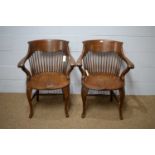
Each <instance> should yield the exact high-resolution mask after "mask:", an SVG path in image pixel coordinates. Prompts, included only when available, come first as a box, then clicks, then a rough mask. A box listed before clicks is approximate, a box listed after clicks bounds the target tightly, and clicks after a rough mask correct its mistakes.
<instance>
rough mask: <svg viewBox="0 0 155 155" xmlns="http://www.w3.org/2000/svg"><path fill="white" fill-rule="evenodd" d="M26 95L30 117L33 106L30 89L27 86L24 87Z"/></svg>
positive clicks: (30, 116)
mask: <svg viewBox="0 0 155 155" xmlns="http://www.w3.org/2000/svg"><path fill="white" fill-rule="evenodd" d="M26 95H27V99H28V102H29V108H30V113H29V118H32V116H33V106H32V98H31V97H32V89H31V88H27V89H26Z"/></svg>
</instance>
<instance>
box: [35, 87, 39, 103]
mask: <svg viewBox="0 0 155 155" xmlns="http://www.w3.org/2000/svg"><path fill="white" fill-rule="evenodd" d="M36 95H37V96H36V97H37V102H39V90H37V91H36Z"/></svg>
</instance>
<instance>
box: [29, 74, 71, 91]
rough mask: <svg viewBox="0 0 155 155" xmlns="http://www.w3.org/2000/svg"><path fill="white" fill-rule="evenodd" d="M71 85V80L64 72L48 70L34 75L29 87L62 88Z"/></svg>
mask: <svg viewBox="0 0 155 155" xmlns="http://www.w3.org/2000/svg"><path fill="white" fill-rule="evenodd" d="M68 85H69V80H68V79H67V77H66V76H65V75H64V74H62V73H57V72H47V73H40V74H36V75H34V76H32V78H31V80H29V81H28V83H27V87H28V88H33V89H43V90H44V89H61V88H63V87H66V86H68Z"/></svg>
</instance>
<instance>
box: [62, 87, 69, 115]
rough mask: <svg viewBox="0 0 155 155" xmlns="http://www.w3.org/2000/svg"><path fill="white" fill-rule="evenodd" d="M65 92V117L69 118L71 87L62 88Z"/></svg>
mask: <svg viewBox="0 0 155 155" xmlns="http://www.w3.org/2000/svg"><path fill="white" fill-rule="evenodd" d="M62 91H63V99H64V104H65V115H66V117H69V113H68V109H69V104H70V103H69V95H70V93H69V86H67V87H64V88H62Z"/></svg>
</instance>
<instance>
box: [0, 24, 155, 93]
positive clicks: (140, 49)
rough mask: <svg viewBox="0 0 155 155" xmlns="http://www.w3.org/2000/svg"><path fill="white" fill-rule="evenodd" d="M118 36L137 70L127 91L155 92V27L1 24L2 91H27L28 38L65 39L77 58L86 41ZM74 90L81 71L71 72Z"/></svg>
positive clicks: (77, 88)
mask: <svg viewBox="0 0 155 155" xmlns="http://www.w3.org/2000/svg"><path fill="white" fill-rule="evenodd" d="M101 38H102V39H115V40H120V41H123V42H124V49H125V51H126V54H127V56H128V57H129V58H130V59H131V60H132V61H133V62H134V64H135V69H134V70H132V71H130V73H129V74H128V75H127V78H126V93H127V94H141V95H142V94H143V95H154V94H155V27H0V92H25V74H24V73H23V72H22V71H21V70H20V69H18V68H17V63H18V61H19V60H20V59H21V58H22V57H23V56H24V55H25V54H26V52H27V41H30V40H34V39H65V40H68V41H70V48H71V52H72V55H73V56H74V58H75V59H76V60H77V58H78V56H79V55H80V53H81V49H82V41H83V40H87V39H101ZM71 76H72V77H71V91H72V93H80V72H79V71H78V69H77V68H76V69H75V70H74V71H73V72H72V75H71Z"/></svg>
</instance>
